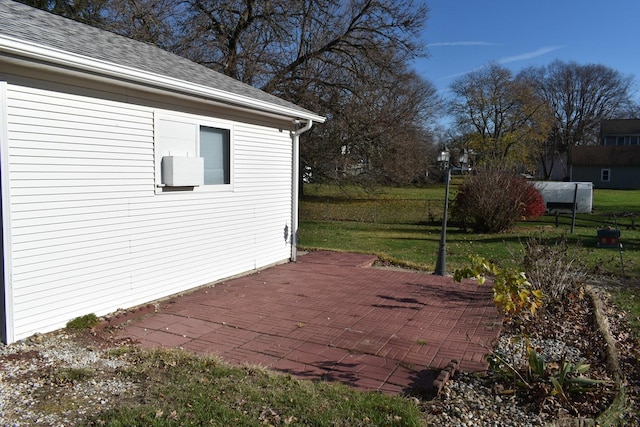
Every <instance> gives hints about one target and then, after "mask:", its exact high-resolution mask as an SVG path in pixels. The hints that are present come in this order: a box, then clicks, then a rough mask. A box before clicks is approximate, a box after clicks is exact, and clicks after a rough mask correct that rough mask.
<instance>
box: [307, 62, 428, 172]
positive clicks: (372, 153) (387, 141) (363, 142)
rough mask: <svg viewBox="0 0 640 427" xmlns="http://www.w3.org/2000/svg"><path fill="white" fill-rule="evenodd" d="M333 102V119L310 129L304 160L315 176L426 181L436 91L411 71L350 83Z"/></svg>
mask: <svg viewBox="0 0 640 427" xmlns="http://www.w3.org/2000/svg"><path fill="white" fill-rule="evenodd" d="M354 89H355V90H353V91H349V92H344V91H342V92H341V93H340V94H338V95H336V96H335V98H334V99H333V100H332V111H331V116H330V117H331V120H329V121H328V122H327V123H325V124H324V125H323V126H321V127H318V128H314V129H312V132H311V133H310V135H309V138H308V139H307V140H306V142H305V144H304V145H303V147H302V163H303V164H304V165H305V166H307V167H309V168H310V169H312V170H313V171H314V179H316V180H339V181H340V180H348V181H350V182H356V183H360V184H365V183H379V184H398V185H402V184H408V183H412V182H418V181H421V180H424V178H425V175H426V171H427V166H428V161H429V156H428V154H427V150H428V148H429V146H430V145H431V144H430V143H431V139H432V138H431V135H430V133H429V132H428V131H427V130H426V127H427V126H426V125H425V124H426V123H428V122H429V121H431V120H433V117H434V115H436V114H437V112H438V107H439V105H440V98H439V97H438V96H437V93H436V89H435V88H434V86H433V85H431V84H430V83H429V82H426V81H424V80H423V79H421V78H420V77H419V76H418V75H416V74H415V73H413V72H411V71H408V70H407V71H406V73H405V74H403V75H400V74H399V73H398V72H397V70H396V73H394V74H393V75H391V74H389V73H387V75H380V76H375V77H373V76H372V77H371V78H368V79H363V80H361V81H359V82H354Z"/></svg>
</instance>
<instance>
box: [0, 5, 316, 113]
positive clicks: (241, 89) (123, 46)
mask: <svg viewBox="0 0 640 427" xmlns="http://www.w3.org/2000/svg"><path fill="white" fill-rule="evenodd" d="M0 34H2V35H6V36H9V37H13V38H17V39H20V40H24V41H28V42H31V43H35V44H38V45H41V46H45V47H52V48H55V49H60V50H63V51H66V52H70V53H73V54H77V55H82V56H85V57H90V58H95V59H99V60H102V61H106V62H110V63H113V64H117V65H121V66H126V67H130V68H134V69H138V70H141V71H146V72H152V73H155V74H158V75H162V76H166V77H171V78H175V79H179V80H182V81H185V82H188V83H195V84H198V85H203V86H206V87H210V88H215V89H217V90H222V91H224V92H228V93H231V94H234V95H240V96H245V97H250V98H253V99H257V100H260V101H263V102H267V103H270V104H275V105H277V106H280V107H285V108H289V109H293V110H296V111H299V112H300V113H301V114H302V116H306V115H309V114H312V115H315V114H314V113H313V112H310V111H308V110H306V109H304V108H301V107H298V106H296V105H295V104H292V103H290V102H288V101H284V100H282V99H280V98H278V97H275V96H273V95H270V94H268V93H266V92H264V91H261V90H259V89H256V88H254V87H252V86H250V85H247V84H244V83H242V82H240V81H238V80H235V79H233V78H231V77H228V76H225V75H223V74H221V73H218V72H215V71H213V70H210V69H209V68H207V67H204V66H202V65H199V64H196V63H195V62H192V61H189V60H187V59H185V58H182V57H180V56H178V55H175V54H173V53H170V52H167V51H164V50H162V49H160V48H158V47H156V46H154V45H151V44H147V43H143V42H139V41H136V40H133V39H129V38H127V37H123V36H120V35H118V34H115V33H111V32H108V31H104V30H101V29H98V28H95V27H91V26H89V25H86V24H82V23H79V22H76V21H73V20H71V19H67V18H64V17H61V16H57V15H54V14H52V13H48V12H45V11H42V10H39V9H34V8H32V7H29V6H26V5H24V4H21V3H18V2H14V1H11V0H0Z"/></svg>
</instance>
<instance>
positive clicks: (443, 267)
mask: <svg viewBox="0 0 640 427" xmlns="http://www.w3.org/2000/svg"><path fill="white" fill-rule="evenodd" d="M449 158H450V155H449V151H448V150H447V149H446V148H445V149H444V151H441V152H440V154H438V163H439V164H441V165H444V167H445V169H446V171H447V172H446V175H445V191H444V213H443V214H442V230H440V246H439V247H438V258H437V260H436V269H435V272H434V273H433V274H435V275H437V276H446V275H447V213H448V211H449V182H450V181H451V166H450V163H449Z"/></svg>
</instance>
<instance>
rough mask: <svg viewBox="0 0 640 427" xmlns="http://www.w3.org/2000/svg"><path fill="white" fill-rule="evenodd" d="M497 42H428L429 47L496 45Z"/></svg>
mask: <svg viewBox="0 0 640 427" xmlns="http://www.w3.org/2000/svg"><path fill="white" fill-rule="evenodd" d="M495 45H497V43H490V42H474V41H467V42H437V43H427V47H438V46H495Z"/></svg>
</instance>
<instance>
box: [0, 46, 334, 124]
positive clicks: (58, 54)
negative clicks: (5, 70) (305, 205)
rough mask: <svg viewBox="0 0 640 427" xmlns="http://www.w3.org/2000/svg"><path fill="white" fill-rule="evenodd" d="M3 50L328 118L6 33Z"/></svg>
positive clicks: (92, 71)
mask: <svg viewBox="0 0 640 427" xmlns="http://www.w3.org/2000/svg"><path fill="white" fill-rule="evenodd" d="M0 53H6V54H8V55H11V56H14V57H16V58H24V59H28V60H32V61H37V62H41V63H45V64H52V65H56V66H58V67H60V68H63V69H64V68H67V69H73V70H79V71H82V72H85V73H88V74H93V75H98V76H106V77H110V78H113V79H117V80H124V81H129V82H134V83H138V84H142V85H145V86H153V87H157V88H161V89H164V90H167V91H170V92H174V93H175V92H179V93H184V94H189V95H192V96H197V97H200V98H202V97H205V98H210V99H212V100H216V101H221V102H224V103H228V104H233V105H238V106H241V107H243V108H251V109H254V110H258V111H261V112H264V113H270V114H278V115H281V116H286V117H300V118H303V119H305V120H315V121H317V122H320V123H322V122H324V120H325V119H324V117H322V116H319V115H316V114H314V113H312V112H310V111H309V112H307V111H305V110H304V109H302V108H300V109H296V108H292V107H286V106H282V105H278V104H273V103H270V102H268V101H262V100H259V99H255V98H252V97H249V96H244V95H239V94H235V93H231V92H227V91H223V90H219V89H216V88H213V87H210V86H205V85H201V84H198V83H191V82H188V81H185V80H181V79H177V78H174V77H168V76H164V75H161V74H157V73H153V72H150V71H144V70H140V69H137V68H133V67H128V66H123V65H118V64H114V63H111V62H108V61H104V60H101V59H96V58H91V57H88V56H83V55H78V54H75V53H70V52H67V51H63V50H60V49H57V48H53V47H48V46H43V45H40V44H36V43H31V42H28V41H24V40H20V39H17V38H14V37H9V36H6V35H0Z"/></svg>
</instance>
